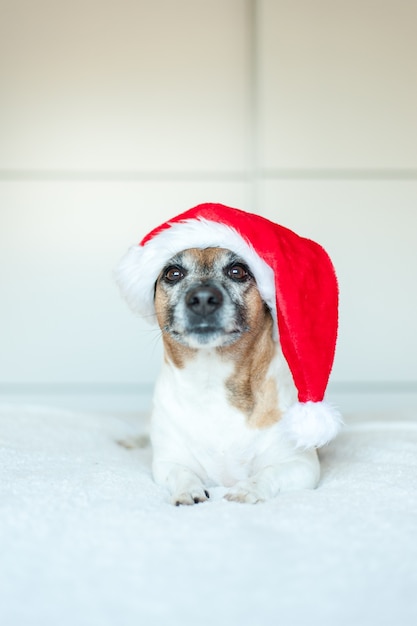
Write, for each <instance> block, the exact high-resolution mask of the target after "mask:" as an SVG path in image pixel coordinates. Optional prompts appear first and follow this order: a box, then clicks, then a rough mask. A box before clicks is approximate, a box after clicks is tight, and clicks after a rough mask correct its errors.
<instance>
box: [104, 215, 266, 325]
mask: <svg viewBox="0 0 417 626" xmlns="http://www.w3.org/2000/svg"><path fill="white" fill-rule="evenodd" d="M210 247H215V248H226V249H229V250H233V252H235V253H236V254H238V255H239V256H240V257H242V259H243V260H244V261H245V262H246V263H247V264H248V265H249V267H250V269H251V271H252V272H253V274H254V276H255V280H256V284H257V286H258V289H259V292H260V294H261V296H262V298H263V300H264V301H265V302H266V303H267V305H268V306H269V308H270V309H271V312H272V314H273V317H274V320H275V324H274V328H275V329H277V313H276V299H275V280H274V272H273V270H272V268H271V267H269V265H267V263H265V261H264V260H263V259H261V257H260V256H259V255H258V253H257V252H256V251H255V249H254V248H253V247H252V246H251V244H250V243H249V242H247V241H246V240H245V239H243V237H242V236H241V235H240V234H239V233H238V232H237V231H236V230H235V229H234V228H231V227H230V226H226V225H225V224H221V223H218V222H212V221H210V220H206V219H201V218H199V219H192V220H185V221H183V222H177V223H173V224H172V226H171V227H170V228H167V229H166V230H163V231H162V232H161V233H159V234H158V235H157V236H156V237H154V238H153V239H151V240H150V241H148V242H147V243H146V244H145V245H144V246H139V245H136V246H132V247H131V248H129V250H128V251H127V253H126V254H125V256H124V257H123V258H122V260H121V262H120V264H119V267H118V268H117V270H116V274H115V278H116V282H117V284H118V285H119V288H120V291H121V293H122V295H123V297H124V298H125V299H126V301H127V303H128V304H129V306H130V308H131V309H132V310H133V311H134V312H135V313H139V314H140V315H142V316H143V317H144V318H145V319H147V320H148V321H149V322H151V323H156V318H155V307H154V302H153V296H154V285H155V281H156V279H157V278H158V275H159V272H160V271H161V269H162V268H163V266H164V265H165V264H166V263H167V262H168V261H169V260H170V259H171V258H172V257H173V256H174V255H175V254H177V253H178V252H181V251H182V250H185V249H187V248H210ZM277 333H278V331H277V330H276V334H277Z"/></svg>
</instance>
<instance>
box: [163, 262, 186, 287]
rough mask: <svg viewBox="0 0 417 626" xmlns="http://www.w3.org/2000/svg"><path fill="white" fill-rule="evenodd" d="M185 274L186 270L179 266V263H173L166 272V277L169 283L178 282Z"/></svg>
mask: <svg viewBox="0 0 417 626" xmlns="http://www.w3.org/2000/svg"><path fill="white" fill-rule="evenodd" d="M184 276H185V270H184V269H183V268H182V267H178V266H177V265H173V266H171V267H168V268H167V269H166V270H165V272H164V278H165V280H167V281H168V282H169V283H176V282H178V281H179V280H181V279H182V278H184Z"/></svg>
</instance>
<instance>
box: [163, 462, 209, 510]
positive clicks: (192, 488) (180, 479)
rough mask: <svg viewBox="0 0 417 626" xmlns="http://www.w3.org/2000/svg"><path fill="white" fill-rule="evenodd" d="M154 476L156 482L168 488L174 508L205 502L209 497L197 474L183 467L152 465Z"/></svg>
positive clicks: (174, 464) (170, 464)
mask: <svg viewBox="0 0 417 626" xmlns="http://www.w3.org/2000/svg"><path fill="white" fill-rule="evenodd" d="M154 476H155V480H156V482H158V483H159V484H164V485H166V486H167V487H168V489H169V491H170V493H171V503H172V504H175V505H176V506H179V505H180V504H197V503H198V502H205V501H206V500H208V498H209V497H210V496H209V493H208V491H207V490H206V489H205V488H204V485H203V483H202V481H201V480H200V478H199V477H198V476H197V474H195V473H194V472H193V471H192V470H190V469H188V468H187V467H185V466H184V465H179V464H177V463H158V464H157V465H154Z"/></svg>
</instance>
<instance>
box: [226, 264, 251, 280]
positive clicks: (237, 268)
mask: <svg viewBox="0 0 417 626" xmlns="http://www.w3.org/2000/svg"><path fill="white" fill-rule="evenodd" d="M227 275H228V276H229V278H231V279H232V280H236V281H238V282H241V281H243V280H246V279H247V278H249V276H250V274H249V271H248V269H247V268H246V267H245V266H244V265H241V264H240V263H235V264H234V265H231V266H230V267H228V268H227Z"/></svg>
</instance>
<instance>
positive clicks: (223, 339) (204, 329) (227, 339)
mask: <svg viewBox="0 0 417 626" xmlns="http://www.w3.org/2000/svg"><path fill="white" fill-rule="evenodd" d="M244 330H245V329H241V328H235V327H234V328H232V329H225V328H223V327H221V326H220V327H219V326H218V325H215V324H214V325H213V324H210V323H200V324H195V325H192V326H189V327H188V328H186V329H183V330H181V331H176V330H174V329H171V330H170V334H171V336H172V337H173V338H174V339H175V340H176V341H178V342H179V343H182V344H184V345H187V346H189V347H191V348H198V347H202V346H205V347H220V346H227V345H230V344H231V343H234V342H235V341H237V339H238V338H239V337H240V336H241V334H242V333H243V332H244Z"/></svg>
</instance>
